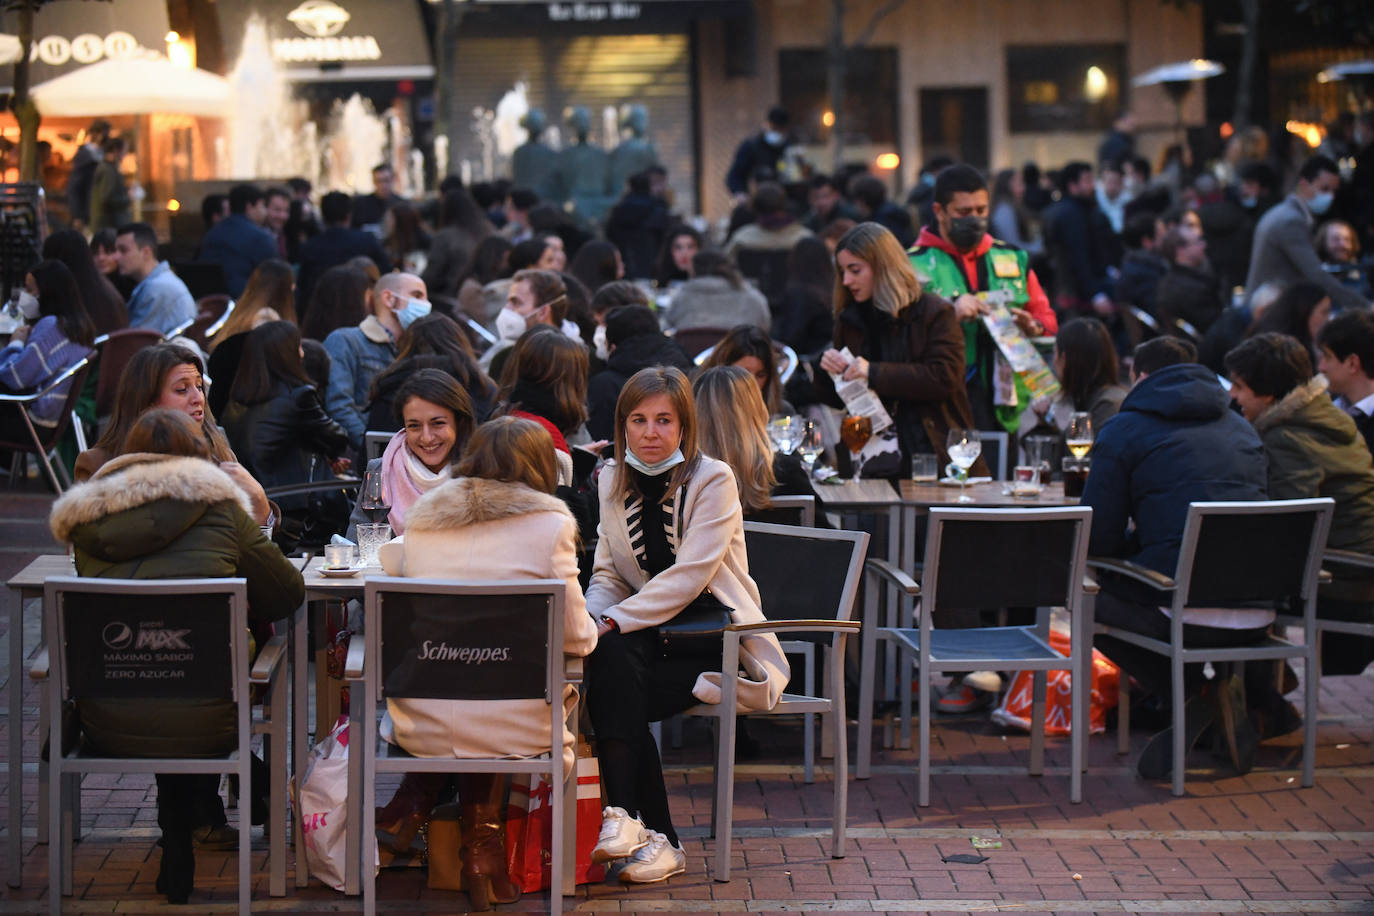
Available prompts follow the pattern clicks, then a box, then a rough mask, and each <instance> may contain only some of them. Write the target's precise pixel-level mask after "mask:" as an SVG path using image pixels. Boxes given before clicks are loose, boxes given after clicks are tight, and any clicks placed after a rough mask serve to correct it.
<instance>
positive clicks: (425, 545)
mask: <svg viewBox="0 0 1374 916" xmlns="http://www.w3.org/2000/svg"><path fill="white" fill-rule="evenodd" d="M455 387H456V386H455ZM456 475H457V478H456V479H454V480H451V481H448V482H447V483H444V484H443V485H441V486H439V487H438V488H436V489H434V490H432V491H430V492H429V493H426V494H425V495H424V496H422V497H421V498H420V499H418V500H417V501H416V502H415V504H414V505H413V506H411V507H410V511H409V513H408V514H407V516H406V532H405V537H404V538H402V539H399V540H396V541H392V542H390V543H388V544H386V545H385V546H383V548H382V552H381V561H382V567H383V568H384V569H385V570H386V572H387V575H391V576H408V577H413V578H437V579H449V580H459V581H463V580H467V581H471V580H502V581H510V580H518V579H558V580H561V581H562V582H564V589H565V590H564V598H563V653H564V654H565V655H572V656H585V655H587V654H589V653H590V652H591V651H592V649H593V648H595V646H596V641H597V634H596V624H595V622H594V621H593V620H592V618H591V617H589V616H588V615H587V610H586V603H585V600H584V599H583V596H582V589H581V587H580V586H579V585H578V579H577V525H576V523H575V522H574V521H573V518H572V515H571V513H569V511H568V509H567V508H566V507H565V506H564V505H563V502H562V500H560V499H558V498H557V497H556V496H554V495H553V491H554V488H555V486H556V485H557V482H558V471H557V466H556V465H555V463H554V460H553V443H552V442H551V441H550V439H549V434H548V433H547V432H546V431H545V430H544V429H543V427H541V426H540V425H539V424H538V423H535V422H534V421H532V420H524V419H521V418H518V417H498V418H497V419H495V420H492V421H490V422H488V423H484V424H483V425H482V426H479V427H478V428H477V430H476V432H474V433H473V434H472V438H471V439H470V440H468V445H467V450H466V452H465V453H464V455H463V458H462V461H461V462H460V463H459V464H458V467H457V470H456ZM576 703H577V691H576V689H575V688H574V687H572V686H571V685H570V686H568V687H567V689H566V692H565V693H564V695H563V705H564V708H565V709H566V710H567V711H568V712H571V711H572V710H573V709H574V708H575V706H576ZM547 708H548V707H547V704H546V703H545V701H544V699H543V698H542V697H540V698H536V699H525V700H467V701H453V700H423V699H420V700H416V699H409V700H388V701H387V713H386V717H385V718H384V719H383V722H382V728H381V734H382V737H383V738H385V739H386V740H387V741H389V742H391V743H393V744H396V745H399V746H400V747H402V748H404V749H405V750H406V751H407V752H408V753H410V754H412V755H414V756H416V757H520V756H531V755H534V754H538V753H540V750H541V749H544V750H547V748H548V747H549V741H550V736H549V714H548V712H547ZM562 737H563V762H564V766H565V767H569V768H570V767H571V766H572V765H573V740H574V736H573V734H572V732H570V731H568V730H567V729H566V728H565V729H564V733H563V736H562ZM446 782H447V776H445V775H444V774H409V775H407V776H406V777H405V780H404V781H403V782H402V783H401V786H400V788H399V789H397V791H396V795H395V796H394V797H393V798H392V800H391V801H390V802H389V803H388V804H387V806H386V807H385V808H381V809H379V810H378V812H377V829H378V834H379V839H380V840H381V841H382V842H383V844H384V845H385V846H386V847H388V848H390V849H392V850H393V851H404V850H408V849H409V848H410V844H411V841H412V840H413V839H414V837H415V835H416V833H417V832H418V830H419V828H420V826H421V825H423V824H424V822H425V820H426V819H427V818H428V816H429V812H430V810H431V809H432V808H433V807H434V804H435V802H436V801H437V800H438V798H439V795H440V793H441V792H442V791H443V788H444V785H445V784H446ZM504 791H505V781H504V779H502V778H498V777H497V776H496V775H494V774H489V773H468V774H463V775H461V776H459V777H458V800H459V802H460V803H461V805H462V822H461V828H462V861H463V880H464V885H465V887H466V888H467V892H468V896H469V898H470V899H471V902H472V907H473V909H475V910H487V909H490V908H491V904H492V903H493V902H496V903H513V902H514V901H516V900H517V899H519V897H520V890H519V888H518V887H517V886H516V885H515V884H514V883H513V882H511V880H510V877H509V875H508V874H507V872H506V862H505V844H504V841H503V839H502V831H503V830H504V828H505V813H504V809H503V795H504Z"/></svg>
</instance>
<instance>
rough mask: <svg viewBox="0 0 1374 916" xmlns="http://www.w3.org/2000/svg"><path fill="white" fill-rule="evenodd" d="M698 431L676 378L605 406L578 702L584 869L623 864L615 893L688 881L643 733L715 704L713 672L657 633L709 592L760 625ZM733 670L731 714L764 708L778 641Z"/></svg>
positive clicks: (740, 543) (767, 642) (657, 371)
mask: <svg viewBox="0 0 1374 916" xmlns="http://www.w3.org/2000/svg"><path fill="white" fill-rule="evenodd" d="M695 427H696V418H695V413H694V407H693V401H692V390H691V387H690V386H689V385H688V382H687V377H686V376H684V375H683V374H682V373H681V372H680V371H679V370H677V369H672V368H664V367H661V366H656V367H652V368H649V369H644V370H641V371H640V372H638V373H636V374H635V375H634V376H633V377H632V378H631V379H630V381H629V382H627V383H626V385H625V388H624V389H623V390H622V391H621V394H620V398H619V400H618V401H617V403H616V416H615V455H616V465H615V466H614V468H611V467H607V468H605V469H603V472H602V474H601V481H600V491H601V524H600V527H599V528H598V532H599V535H600V539H599V541H598V543H597V548H596V568H595V571H594V572H593V573H592V581H591V585H590V586H589V587H588V589H587V609H588V611H590V612H591V614H592V616H593V617H596V618H598V620H599V623H598V633H599V634H600V642H599V643H598V648H597V651H596V652H595V653H593V655H592V657H591V659H590V661H589V663H588V667H587V700H588V711H589V712H590V714H591V718H592V724H593V726H594V727H595V729H596V736H597V756H598V760H599V763H600V766H601V774H602V785H603V787H604V789H605V792H606V798H607V801H608V806H607V808H606V809H605V811H604V812H603V816H602V826H601V837H600V840H599V842H598V843H597V846H596V849H595V850H593V852H592V861H594V862H605V861H611V860H614V859H626V858H628V859H629V862H628V863H627V864H626V865H625V867H624V868H622V869H621V870H620V880H622V881H625V882H632V883H648V882H652V881H661V880H663V879H664V878H667V877H670V876H672V875H675V874H681V873H682V872H683V871H684V870H685V868H686V860H685V858H684V856H683V853H682V849H681V847H680V845H679V843H678V838H677V834H676V831H674V829H673V824H672V819H671V816H670V814H669V811H668V798H667V790H666V788H665V786H664V783H663V772H662V768H661V763H660V761H659V755H658V748H657V747H656V746H655V745H654V741H653V738H652V737H651V735H650V734H649V723H650V722H652V721H657V720H659V719H662V718H665V717H667V716H670V715H673V714H674V713H678V712H681V711H682V710H684V709H687V708H689V707H691V706H693V705H695V704H697V703H698V702H702V703H718V702H720V696H721V682H720V679H721V674H720V673H719V671H717V670H715V669H714V668H712V667H711V665H712V659H710V658H700V659H695V658H687V659H682V658H663V657H662V656H661V653H660V650H659V641H658V626H659V625H660V624H663V623H667V622H668V621H670V620H672V619H673V618H674V617H675V616H677V614H678V613H679V612H681V611H682V610H683V608H685V607H686V606H687V605H688V604H690V603H691V602H692V601H693V600H694V599H695V598H696V597H697V596H698V595H700V594H701V593H702V592H703V591H706V590H708V589H709V590H710V592H711V594H712V595H714V596H715V598H716V599H717V600H719V601H720V603H721V604H724V605H725V606H726V607H729V608H731V609H732V613H731V617H732V619H733V621H734V622H735V623H758V622H761V621H762V620H763V619H764V617H763V612H762V611H761V609H760V607H759V592H758V587H757V586H756V585H755V584H754V582H753V580H752V579H750V578H749V561H748V558H747V556H746V554H745V548H744V522H743V516H742V514H741V510H740V501H739V494H738V490H737V489H736V487H735V479H734V475H733V474H731V472H730V468H729V467H728V466H727V465H726V464H724V463H723V462H720V461H716V460H715V459H713V458H708V457H706V456H705V455H702V454H700V453H699V452H698V451H697V448H696V441H697V437H696V428H695ZM714 661H715V664H716V665H717V666H718V665H719V658H716V659H715V660H714ZM740 665H741V669H742V670H741V671H740V672H739V680H738V694H737V696H738V709H739V711H741V712H748V711H750V710H756V709H770V708H772V706H773V705H774V704H775V703H777V701H778V698H779V697H780V696H781V695H782V690H783V687H784V686H786V684H787V679H788V676H789V671H788V666H787V660H786V657H785V656H784V655H783V653H782V649H781V647H780V646H779V645H778V641H777V638H776V637H774V636H773V635H772V634H763V635H757V636H749V637H745V638H744V639H743V640H742V642H741V646H740Z"/></svg>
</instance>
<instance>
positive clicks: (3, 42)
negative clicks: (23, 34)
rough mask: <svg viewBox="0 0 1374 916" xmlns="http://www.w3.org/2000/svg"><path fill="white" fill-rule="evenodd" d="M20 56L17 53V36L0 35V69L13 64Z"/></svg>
mask: <svg viewBox="0 0 1374 916" xmlns="http://www.w3.org/2000/svg"><path fill="white" fill-rule="evenodd" d="M22 56H23V55H22V54H20V53H19V36H18V35H7V34H5V33H0V67H4V66H8V65H9V64H12V63H14V62H15V61H17V60H18V59H19V58H20V57H22Z"/></svg>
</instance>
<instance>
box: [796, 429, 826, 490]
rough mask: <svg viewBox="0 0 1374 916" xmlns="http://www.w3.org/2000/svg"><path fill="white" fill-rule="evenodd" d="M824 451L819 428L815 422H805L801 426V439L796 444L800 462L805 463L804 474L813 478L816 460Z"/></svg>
mask: <svg viewBox="0 0 1374 916" xmlns="http://www.w3.org/2000/svg"><path fill="white" fill-rule="evenodd" d="M823 451H825V443H824V442H822V441H821V428H820V427H819V426H817V425H816V421H814V420H807V421H805V422H804V423H803V424H802V429H801V439H800V440H799V441H798V443H797V452H798V454H800V455H801V457H802V461H804V462H806V473H807V475H808V476H814V475H815V473H816V459H817V458H819V457H820V456H821V452H823Z"/></svg>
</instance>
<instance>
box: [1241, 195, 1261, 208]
mask: <svg viewBox="0 0 1374 916" xmlns="http://www.w3.org/2000/svg"><path fill="white" fill-rule="evenodd" d="M1257 203H1259V198H1258V197H1242V198H1241V199H1240V205H1241V206H1242V207H1244V208H1245V209H1247V210H1248V209H1250V208H1251V207H1253V206H1255V204H1257Z"/></svg>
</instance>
